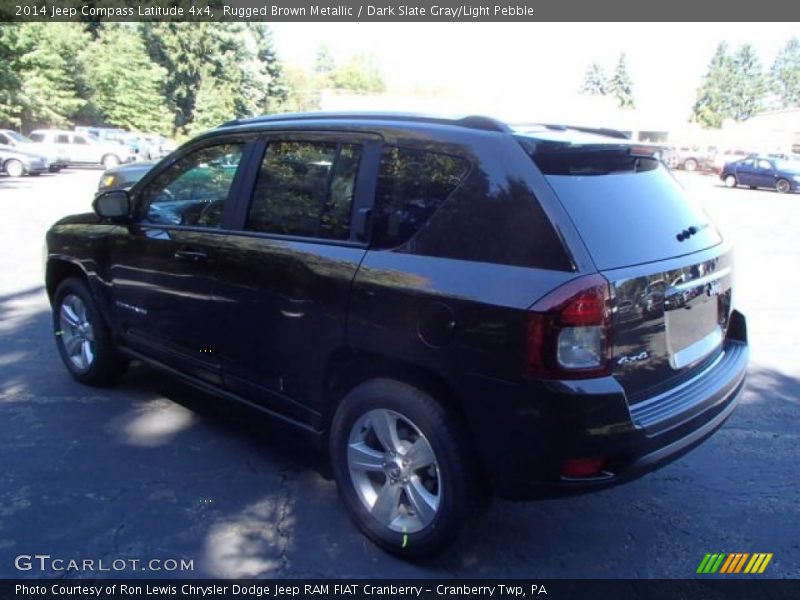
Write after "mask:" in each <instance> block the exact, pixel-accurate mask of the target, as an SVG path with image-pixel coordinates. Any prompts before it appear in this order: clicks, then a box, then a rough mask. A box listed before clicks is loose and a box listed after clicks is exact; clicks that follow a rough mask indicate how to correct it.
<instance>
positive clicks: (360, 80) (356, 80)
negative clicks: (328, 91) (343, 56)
mask: <svg viewBox="0 0 800 600" xmlns="http://www.w3.org/2000/svg"><path fill="white" fill-rule="evenodd" d="M331 86H332V87H333V89H336V90H346V91H349V92H359V93H376V92H384V91H386V83H385V82H384V81H383V76H382V75H381V72H380V69H379V68H378V65H377V64H376V63H375V59H374V58H373V57H372V56H370V55H369V54H356V55H355V56H353V57H352V58H351V59H350V60H349V61H347V62H346V63H345V64H343V65H341V66H339V67H337V68H336V69H335V70H334V71H333V73H332V74H331Z"/></svg>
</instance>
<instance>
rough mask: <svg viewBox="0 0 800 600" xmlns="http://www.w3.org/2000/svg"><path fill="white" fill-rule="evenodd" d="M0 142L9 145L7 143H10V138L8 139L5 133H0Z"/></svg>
mask: <svg viewBox="0 0 800 600" xmlns="http://www.w3.org/2000/svg"><path fill="white" fill-rule="evenodd" d="M0 144H6V145H9V144H11V140H10V139H8V138H7V137H6V136H5V134H3V133H0Z"/></svg>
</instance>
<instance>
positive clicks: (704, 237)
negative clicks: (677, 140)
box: [526, 142, 721, 269]
mask: <svg viewBox="0 0 800 600" xmlns="http://www.w3.org/2000/svg"><path fill="white" fill-rule="evenodd" d="M526 148H527V149H528V151H529V153H530V154H531V156H532V158H533V160H534V162H535V163H536V165H537V166H538V167H539V169H540V170H541V171H542V172H543V173H544V175H545V177H546V178H547V181H548V182H549V183H550V185H551V186H552V188H553V189H554V190H555V192H556V194H557V195H558V197H559V198H560V200H561V202H562V203H563V205H564V207H565V209H566V210H567V212H568V213H569V215H570V217H571V218H572V220H573V222H574V223H575V225H576V227H577V229H578V232H579V233H580V235H581V237H582V238H583V240H584V242H585V243H586V245H587V246H588V249H589V252H590V253H591V254H592V257H593V259H594V261H595V264H596V265H597V267H598V268H599V269H614V268H618V267H624V266H629V265H635V264H642V263H647V262H653V261H658V260H663V259H667V258H672V257H676V256H682V255H685V254H690V253H692V252H697V251H699V250H704V249H706V248H709V247H711V246H714V245H716V244H719V243H720V242H721V237H720V235H719V233H718V232H717V230H716V228H715V227H714V226H713V224H712V223H711V222H710V220H709V218H708V216H707V215H706V214H705V213H704V212H703V210H702V209H701V208H700V207H699V206H698V205H696V204H695V203H694V202H693V201H692V200H691V199H690V198H689V197H688V196H687V194H686V192H685V190H684V189H683V187H681V185H680V184H679V183H678V182H677V181H676V180H675V178H674V177H673V176H672V174H671V173H670V172H669V171H668V170H667V169H666V167H665V166H664V165H663V164H662V163H661V162H660V161H658V160H656V159H654V158H650V157H647V156H640V155H636V153H635V152H632V150H631V147H630V146H628V145H616V144H608V145H602V144H589V145H586V146H582V145H570V144H564V143H555V144H548V143H535V142H534V143H533V144H530V145H528V144H526Z"/></svg>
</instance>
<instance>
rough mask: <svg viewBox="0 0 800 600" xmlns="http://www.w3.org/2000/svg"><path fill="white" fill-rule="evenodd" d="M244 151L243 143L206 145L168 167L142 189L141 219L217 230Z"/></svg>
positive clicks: (156, 222) (155, 222)
mask: <svg viewBox="0 0 800 600" xmlns="http://www.w3.org/2000/svg"><path fill="white" fill-rule="evenodd" d="M243 150H244V144H221V145H219V146H209V147H206V148H203V149H201V150H197V151H195V152H193V153H191V154H189V155H188V156H184V157H183V158H182V159H180V160H179V161H178V162H176V163H175V164H173V165H171V166H170V167H168V168H167V169H166V170H165V171H163V172H162V173H161V174H160V175H159V176H158V177H156V179H154V180H153V181H151V182H150V184H149V185H148V186H147V187H146V188H145V189H144V190H142V194H141V199H142V202H143V206H145V207H146V212H145V216H144V220H145V221H146V222H149V223H154V224H165V225H190V226H199V227H219V226H220V224H221V222H222V212H223V207H224V205H225V201H226V200H227V199H228V193H229V192H230V188H231V185H232V184H233V177H234V175H235V174H236V169H237V168H238V166H239V161H240V160H241V158H242V152H243Z"/></svg>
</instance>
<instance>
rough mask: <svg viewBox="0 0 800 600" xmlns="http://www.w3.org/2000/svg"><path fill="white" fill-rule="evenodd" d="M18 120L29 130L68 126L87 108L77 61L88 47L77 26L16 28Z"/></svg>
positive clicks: (81, 31)
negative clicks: (39, 126) (40, 126)
mask: <svg viewBox="0 0 800 600" xmlns="http://www.w3.org/2000/svg"><path fill="white" fill-rule="evenodd" d="M15 27H18V30H17V42H16V47H15V48H14V54H15V56H16V61H14V66H13V68H14V69H15V70H16V72H17V74H18V76H19V80H20V86H19V95H18V100H19V104H20V105H21V108H20V114H19V118H20V120H21V121H23V122H24V123H25V124H27V125H28V126H29V127H35V126H37V125H45V126H48V127H61V126H69V125H70V124H71V122H72V120H73V118H74V117H75V115H77V114H78V113H79V111H80V110H81V109H82V108H83V107H84V105H85V104H86V100H85V97H86V93H85V83H84V77H83V71H82V66H81V64H80V62H79V61H77V60H76V57H77V56H78V54H79V53H80V51H81V50H82V49H83V48H84V47H85V46H86V45H87V44H88V41H89V38H88V35H87V34H86V33H85V32H84V31H83V30H82V29H81V27H80V25H79V24H77V23H22V24H17V25H15Z"/></svg>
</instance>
